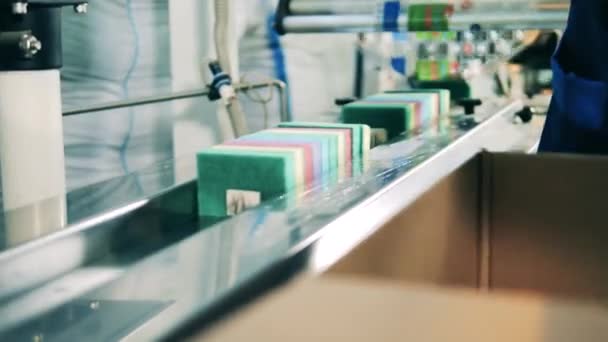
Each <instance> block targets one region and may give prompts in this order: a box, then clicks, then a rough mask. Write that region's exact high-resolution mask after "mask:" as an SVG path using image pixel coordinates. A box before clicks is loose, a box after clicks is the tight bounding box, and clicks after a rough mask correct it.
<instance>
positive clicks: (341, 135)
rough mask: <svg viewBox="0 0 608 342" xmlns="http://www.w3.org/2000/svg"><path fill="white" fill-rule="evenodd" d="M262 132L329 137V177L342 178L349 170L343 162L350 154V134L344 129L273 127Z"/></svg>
mask: <svg viewBox="0 0 608 342" xmlns="http://www.w3.org/2000/svg"><path fill="white" fill-rule="evenodd" d="M263 132H271V133H275V134H283V135H286V136H293V135H298V134H300V135H311V134H312V135H316V136H320V137H321V136H325V137H330V142H331V145H330V149H329V151H330V160H329V162H330V166H329V167H328V169H329V174H330V177H331V179H333V180H337V179H339V178H344V177H345V176H346V175H347V174H348V173H350V171H348V172H347V170H346V167H345V164H346V163H345V162H346V160H347V158H348V156H347V154H350V136H349V135H348V134H349V132H348V130H346V129H331V130H324V129H302V128H273V129H268V130H265V131H263Z"/></svg>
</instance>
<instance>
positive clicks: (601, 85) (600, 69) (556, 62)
mask: <svg viewBox="0 0 608 342" xmlns="http://www.w3.org/2000/svg"><path fill="white" fill-rule="evenodd" d="M606 39H608V1H606V0H572V2H571V7H570V17H569V19H568V26H567V28H566V30H565V32H564V35H563V37H562V40H561V43H560V46H559V47H558V49H557V52H556V53H555V55H554V58H553V61H552V68H553V73H554V76H553V88H554V90H553V91H554V93H553V99H552V101H551V105H550V107H549V112H548V115H547V122H546V124H545V129H544V131H543V134H542V138H541V142H540V146H539V151H540V152H568V153H585V154H606V153H608V120H607V118H608V44H606Z"/></svg>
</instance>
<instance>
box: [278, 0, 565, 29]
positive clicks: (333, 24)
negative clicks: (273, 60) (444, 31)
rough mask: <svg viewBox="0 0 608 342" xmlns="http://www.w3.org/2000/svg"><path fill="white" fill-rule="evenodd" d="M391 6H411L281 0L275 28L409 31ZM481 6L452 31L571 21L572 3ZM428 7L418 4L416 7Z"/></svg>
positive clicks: (453, 20) (455, 19)
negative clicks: (390, 12)
mask: <svg viewBox="0 0 608 342" xmlns="http://www.w3.org/2000/svg"><path fill="white" fill-rule="evenodd" d="M389 2H390V3H395V4H398V5H399V6H400V7H401V8H406V6H408V5H407V2H406V3H404V4H401V2H400V1H386V2H380V5H379V4H377V3H376V2H372V1H354V2H352V1H323V2H320V1H307V0H281V2H280V3H279V6H278V9H277V15H276V24H275V26H276V28H277V31H278V32H279V33H281V34H288V33H334V32H350V33H361V32H378V31H401V32H405V31H408V28H410V27H409V25H408V24H409V23H408V17H407V16H406V15H403V14H402V13H401V14H400V13H396V15H392V16H388V17H387V15H386V10H384V11H382V6H381V5H382V3H384V4H386V3H389ZM477 2H478V3H479V6H477V7H473V9H460V8H458V9H456V10H455V11H454V13H453V14H452V15H451V16H449V17H448V18H447V20H448V22H449V30H452V31H466V30H469V29H471V27H475V28H477V29H484V30H489V29H494V30H519V29H562V28H563V27H564V26H565V24H566V21H567V19H568V11H567V9H568V3H567V2H564V1H552V2H551V3H552V4H555V6H547V4H545V2H543V1H518V2H511V1H509V2H504V1H503V2H497V1H477ZM425 3H426V2H425V1H417V2H415V3H414V5H418V4H425ZM428 3H429V4H431V3H433V2H431V1H429V2H428ZM445 3H446V4H447V3H448V2H447V1H446V2H445ZM387 20H388V21H390V22H389V23H388V25H387Z"/></svg>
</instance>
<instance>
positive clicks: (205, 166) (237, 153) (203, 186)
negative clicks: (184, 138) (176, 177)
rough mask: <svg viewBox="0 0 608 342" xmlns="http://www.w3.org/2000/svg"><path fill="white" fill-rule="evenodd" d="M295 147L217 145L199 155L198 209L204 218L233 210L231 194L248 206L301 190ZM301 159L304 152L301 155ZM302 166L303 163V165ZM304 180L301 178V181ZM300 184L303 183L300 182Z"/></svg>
mask: <svg viewBox="0 0 608 342" xmlns="http://www.w3.org/2000/svg"><path fill="white" fill-rule="evenodd" d="M297 158H298V153H297V152H296V149H282V150H280V149H274V150H268V149H267V150H263V149H259V148H252V149H245V148H231V147H229V146H221V145H220V146H216V147H214V148H210V149H206V150H204V151H202V152H200V153H198V155H197V168H198V209H199V215H200V216H205V217H226V216H228V215H230V214H232V213H231V206H230V204H231V198H230V197H231V196H233V197H235V198H236V197H239V196H240V197H241V201H243V198H244V201H245V202H247V201H249V203H247V206H255V205H257V204H259V203H260V202H262V201H266V200H269V199H271V198H274V197H277V196H280V195H283V194H285V193H287V192H290V191H292V190H294V189H298V185H299V184H298V174H300V177H301V174H302V172H301V171H300V172H299V173H298V170H297V168H298V164H297ZM300 160H301V154H300ZM300 167H301V166H300ZM300 181H301V180H300ZM300 184H301V183H300Z"/></svg>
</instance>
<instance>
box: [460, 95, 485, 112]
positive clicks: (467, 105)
mask: <svg viewBox="0 0 608 342" xmlns="http://www.w3.org/2000/svg"><path fill="white" fill-rule="evenodd" d="M458 104H459V105H460V106H462V107H463V108H464V113H465V114H466V115H472V114H475V107H477V106H481V104H482V102H481V100H480V99H460V100H458Z"/></svg>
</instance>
